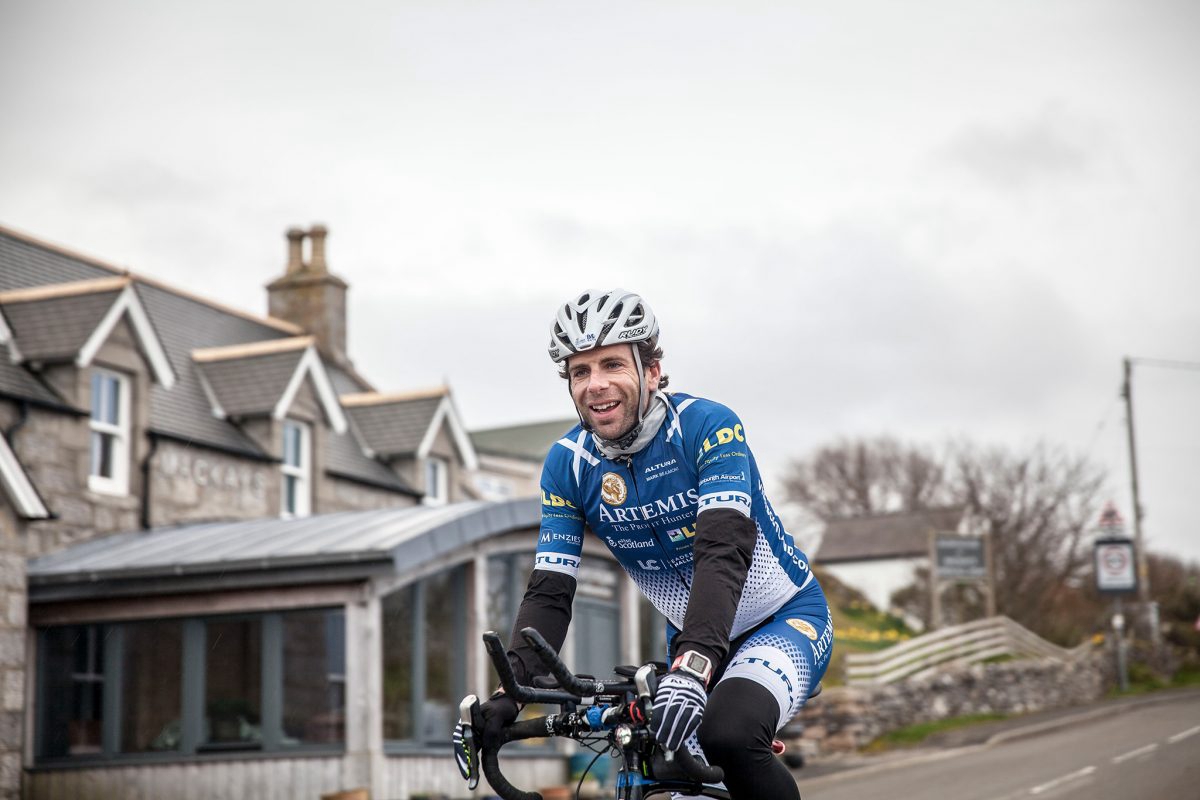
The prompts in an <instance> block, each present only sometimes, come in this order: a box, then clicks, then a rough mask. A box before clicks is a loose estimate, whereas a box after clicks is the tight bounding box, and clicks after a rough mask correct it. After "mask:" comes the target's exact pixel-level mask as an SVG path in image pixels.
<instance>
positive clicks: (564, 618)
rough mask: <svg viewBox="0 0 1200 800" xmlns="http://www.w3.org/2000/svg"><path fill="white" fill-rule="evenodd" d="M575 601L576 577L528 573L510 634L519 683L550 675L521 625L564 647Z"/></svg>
mask: <svg viewBox="0 0 1200 800" xmlns="http://www.w3.org/2000/svg"><path fill="white" fill-rule="evenodd" d="M574 600H575V579H574V578H573V577H571V576H570V575H564V574H563V573H561V572H550V571H548V570H544V569H535V570H534V571H533V573H532V574H531V575H530V576H529V587H528V588H527V589H526V590H525V597H524V598H523V599H522V600H521V608H520V610H518V611H517V619H516V621H515V622H514V623H513V629H512V634H511V635H510V636H509V639H508V644H509V650H508V660H509V662H510V663H511V664H512V666H513V672H515V673H516V675H517V682H518V683H521V684H524V685H526V686H528V685H529V681H530V680H532V679H533V677H534V676H535V675H546V674H549V672H548V670H547V669H546V668H545V667H544V666H542V662H541V659H539V658H538V657H537V655H536V654H535V653H534V652H533V648H532V647H530V646H529V645H528V644H526V643H525V638H524V637H523V636H521V629H522V628H534V629H536V630H537V632H538V633H540V634H541V635H542V636H543V637H544V638H545V640H546V641H547V642H548V643H549V644H550V646H551V647H553V648H554V650H555V652H557V651H560V650H562V645H563V642H565V641H566V639H567V626H568V625H570V624H571V603H572V602H573V601H574Z"/></svg>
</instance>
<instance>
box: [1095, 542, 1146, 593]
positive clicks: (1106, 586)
mask: <svg viewBox="0 0 1200 800" xmlns="http://www.w3.org/2000/svg"><path fill="white" fill-rule="evenodd" d="M1095 557H1096V588H1097V589H1099V590H1100V591H1101V592H1103V593H1105V594H1123V593H1125V592H1136V591H1137V566H1136V563H1135V561H1134V551H1133V541H1132V540H1131V539H1124V538H1111V539H1097V540H1096V549H1095Z"/></svg>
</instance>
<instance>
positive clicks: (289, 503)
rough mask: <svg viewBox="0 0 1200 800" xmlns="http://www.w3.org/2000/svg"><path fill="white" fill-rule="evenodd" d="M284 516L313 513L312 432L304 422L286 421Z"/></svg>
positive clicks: (283, 469) (299, 515)
mask: <svg viewBox="0 0 1200 800" xmlns="http://www.w3.org/2000/svg"><path fill="white" fill-rule="evenodd" d="M280 469H281V470H282V472H283V491H282V495H283V503H282V505H283V507H282V508H281V509H280V515H281V516H283V517H307V516H308V515H309V514H310V513H311V512H312V503H311V500H310V498H311V493H312V489H311V486H312V431H310V430H309V427H308V426H307V425H305V424H304V423H303V422H297V421H296V420H292V419H285V420H284V421H283V466H282V467H281V468H280Z"/></svg>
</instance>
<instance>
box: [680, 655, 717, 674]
mask: <svg viewBox="0 0 1200 800" xmlns="http://www.w3.org/2000/svg"><path fill="white" fill-rule="evenodd" d="M684 663H685V665H686V666H687V668H688V669H690V670H692V671H693V672H697V673H699V674H701V675H707V674H708V671H709V670H710V669H712V664H710V663H709V661H708V659H707V658H705V657H704V656H702V655H700V654H699V653H688V657H687V661H686V662H684Z"/></svg>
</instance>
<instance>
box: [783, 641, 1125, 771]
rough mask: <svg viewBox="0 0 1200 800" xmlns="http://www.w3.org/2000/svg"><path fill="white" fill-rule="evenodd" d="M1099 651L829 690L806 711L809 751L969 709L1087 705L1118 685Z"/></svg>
mask: <svg viewBox="0 0 1200 800" xmlns="http://www.w3.org/2000/svg"><path fill="white" fill-rule="evenodd" d="M1106 663H1107V662H1106V660H1105V659H1104V658H1103V657H1102V655H1101V654H1100V653H1095V654H1092V655H1089V656H1088V657H1086V658H1084V659H1082V660H1080V661H1077V662H1075V663H1063V662H1060V661H1050V660H1038V661H1034V660H1022V661H1010V662H1004V663H999V664H974V665H972V666H970V667H964V668H962V669H958V670H953V671H950V670H948V671H946V672H941V673H938V674H936V675H933V676H930V677H926V678H921V679H917V680H909V681H902V682H900V683H893V684H888V685H885V686H839V687H834V688H830V689H827V690H825V691H824V692H822V693H821V694H820V695H819V696H818V697H817V698H816V699H814V700H813V701H811V702H810V703H809V704H808V706H806V707H805V708H804V709H803V710H802V711H801V721H802V722H803V723H804V737H803V738H804V747H805V749H806V750H807V751H808V752H809V753H810V754H813V753H817V754H830V753H846V752H853V751H855V750H857V749H858V748H860V747H862V746H864V745H866V744H868V743H869V742H871V741H873V740H874V739H876V738H878V737H880V736H882V735H884V734H885V733H888V732H890V731H894V730H898V729H900V728H904V727H907V726H909V725H915V724H918V723H923V722H935V721H937V720H942V719H949V718H951V717H961V716H966V715H970V714H993V713H994V714H1027V713H1030V712H1034V711H1043V710H1046V709H1053V708H1066V707H1069V706H1075V705H1082V704H1084V703H1090V702H1092V701H1094V700H1097V699H1099V698H1100V697H1101V696H1102V695H1103V694H1104V692H1105V691H1107V689H1108V688H1109V686H1110V685H1111V676H1110V674H1109V673H1110V670H1109V669H1107V667H1106V666H1105V665H1106Z"/></svg>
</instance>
